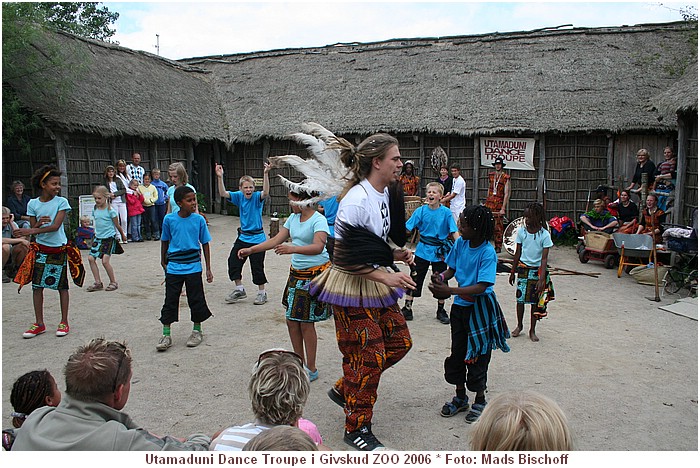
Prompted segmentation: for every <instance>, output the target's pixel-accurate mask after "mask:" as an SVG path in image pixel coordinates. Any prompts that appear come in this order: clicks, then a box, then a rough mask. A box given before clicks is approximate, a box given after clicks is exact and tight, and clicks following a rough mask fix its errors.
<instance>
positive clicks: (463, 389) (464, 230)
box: [429, 205, 510, 424]
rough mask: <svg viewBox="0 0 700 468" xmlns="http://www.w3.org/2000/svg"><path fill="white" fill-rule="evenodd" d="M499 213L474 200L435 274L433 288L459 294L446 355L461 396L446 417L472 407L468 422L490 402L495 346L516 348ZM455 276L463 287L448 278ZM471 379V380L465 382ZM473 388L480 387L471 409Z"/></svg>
mask: <svg viewBox="0 0 700 468" xmlns="http://www.w3.org/2000/svg"><path fill="white" fill-rule="evenodd" d="M493 230H494V227H493V214H491V211H490V210H489V209H488V208H486V207H484V206H477V205H472V206H468V207H466V208H465V209H464V211H462V214H461V215H460V217H459V234H460V236H461V237H460V238H459V239H457V241H456V242H455V245H454V247H452V250H451V251H450V253H449V254H448V255H447V258H446V259H445V263H446V264H447V267H448V268H447V270H445V271H444V272H442V273H439V274H433V275H432V277H431V281H432V282H431V284H430V286H429V288H430V290H431V291H432V292H433V294H434V295H435V296H437V297H444V295H445V294H454V295H455V298H454V303H453V304H452V309H451V310H450V332H451V334H452V343H451V345H450V348H451V353H450V356H449V357H448V358H447V359H445V380H446V381H447V382H448V383H451V384H453V385H454V386H455V393H456V395H455V397H454V398H452V401H450V402H447V403H445V405H444V406H443V407H442V410H441V411H440V415H441V416H444V417H450V416H454V415H456V414H457V413H460V412H462V411H467V410H469V412H468V413H467V416H466V418H465V419H466V421H467V423H468V424H471V423H473V422H475V421H476V420H477V419H478V418H479V416H480V415H481V412H482V411H483V410H484V408H485V407H486V395H485V393H486V381H487V376H488V369H489V362H490V361H491V350H492V349H496V348H499V349H501V351H503V352H506V353H507V352H508V351H510V348H509V347H508V344H507V343H506V339H507V338H510V334H509V333H508V325H507V324H506V320H505V318H504V317H503V312H502V311H501V306H500V305H499V304H498V300H497V299H496V294H495V293H494V292H493V285H494V284H495V283H496V265H497V264H498V257H497V256H496V250H495V249H494V248H493V246H492V245H491V244H490V243H489V240H491V238H492V237H493ZM452 277H454V278H455V279H456V280H457V284H458V287H450V286H448V285H447V280H449V279H450V278H452ZM465 384H466V385H465ZM467 390H470V391H472V392H475V393H476V396H475V397H474V403H473V404H472V406H471V409H469V397H468V396H467Z"/></svg>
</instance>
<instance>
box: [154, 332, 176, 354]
mask: <svg viewBox="0 0 700 468" xmlns="http://www.w3.org/2000/svg"><path fill="white" fill-rule="evenodd" d="M172 345H173V339H172V338H171V337H169V336H166V335H163V336H162V337H161V339H160V341H159V342H158V344H157V345H156V349H157V350H158V351H165V350H166V349H168V348H169V347H171V346H172Z"/></svg>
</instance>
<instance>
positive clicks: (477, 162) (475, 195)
mask: <svg viewBox="0 0 700 468" xmlns="http://www.w3.org/2000/svg"><path fill="white" fill-rule="evenodd" d="M473 154H474V160H473V164H472V167H473V169H474V170H473V172H472V187H473V189H472V205H478V204H479V168H480V167H481V150H480V145H479V137H474V151H473Z"/></svg>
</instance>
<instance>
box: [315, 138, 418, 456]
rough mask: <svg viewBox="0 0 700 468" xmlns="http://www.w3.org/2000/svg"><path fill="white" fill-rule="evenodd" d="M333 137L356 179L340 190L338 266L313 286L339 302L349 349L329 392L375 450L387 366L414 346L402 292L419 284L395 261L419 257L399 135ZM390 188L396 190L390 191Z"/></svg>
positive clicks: (340, 334) (321, 296)
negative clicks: (409, 221) (410, 229)
mask: <svg viewBox="0 0 700 468" xmlns="http://www.w3.org/2000/svg"><path fill="white" fill-rule="evenodd" d="M332 138H334V139H335V141H334V142H333V143H331V144H330V145H329V146H328V147H329V148H330V149H336V150H339V153H340V159H341V161H342V163H343V165H344V166H345V167H347V168H349V169H351V170H352V174H353V178H352V179H351V180H350V181H349V182H348V184H347V185H346V187H345V189H344V191H343V193H341V195H340V196H339V197H338V198H339V199H340V205H339V207H338V214H337V216H336V229H335V235H336V243H335V249H334V253H333V266H332V267H331V268H329V269H327V270H326V271H324V272H323V273H321V274H320V275H319V276H317V277H316V278H315V279H314V280H312V282H311V286H310V292H311V294H312V295H317V296H318V300H319V301H321V302H326V303H329V304H331V305H332V306H333V317H334V319H335V329H336V339H337V340H338V348H339V349H340V352H341V354H342V355H343V377H341V378H340V379H339V380H338V381H337V382H336V383H335V385H334V386H333V387H332V388H331V389H330V390H329V392H328V395H329V396H330V398H331V399H332V400H333V401H334V402H335V403H336V404H338V405H340V406H342V407H343V408H344V409H345V434H344V440H345V442H346V443H347V444H349V445H351V446H352V447H354V448H356V449H358V450H364V451H372V450H377V449H381V448H383V447H384V445H383V444H382V443H381V442H379V440H377V438H376V437H375V436H374V434H373V433H372V416H373V413H374V404H375V402H376V400H377V387H378V385H379V380H380V377H381V375H382V373H383V372H384V371H385V370H386V369H388V368H390V367H391V366H393V365H394V364H396V363H398V362H399V361H400V360H401V359H402V358H403V357H404V356H405V355H406V353H408V351H409V350H410V349H411V346H412V341H411V334H410V333H409V331H408V327H407V326H406V320H405V319H404V317H403V315H402V314H401V310H400V308H399V305H398V303H397V302H398V299H399V298H400V297H401V296H402V295H403V293H404V290H405V289H407V288H415V287H416V283H415V282H414V281H413V279H412V278H411V276H410V275H409V274H407V273H403V272H397V273H395V272H394V271H393V270H390V269H389V268H390V267H391V266H392V265H393V262H394V261H395V260H402V261H405V262H407V263H409V264H413V254H412V253H411V251H410V250H406V249H403V248H397V249H393V250H392V248H391V247H390V246H389V244H388V243H387V239H388V238H389V237H390V238H391V239H392V240H393V241H394V242H395V243H396V244H397V245H403V244H405V242H406V240H405V239H406V225H405V211H404V206H403V204H402V203H397V198H399V197H400V195H401V194H400V193H397V192H399V191H400V190H401V188H400V186H399V185H398V184H399V183H398V178H399V174H400V172H401V167H402V165H403V164H402V163H401V154H400V152H399V144H398V140H397V139H396V138H394V137H392V136H390V135H387V134H383V133H379V134H375V135H371V136H369V137H367V138H366V139H365V140H364V141H362V143H360V144H359V145H358V146H357V147H355V146H354V145H353V144H352V143H350V142H349V141H347V140H345V139H343V138H338V137H332ZM390 193H391V196H390Z"/></svg>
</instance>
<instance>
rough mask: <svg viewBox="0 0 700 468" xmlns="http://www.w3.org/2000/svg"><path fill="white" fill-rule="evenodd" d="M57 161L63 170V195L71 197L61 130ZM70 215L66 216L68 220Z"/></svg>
mask: <svg viewBox="0 0 700 468" xmlns="http://www.w3.org/2000/svg"><path fill="white" fill-rule="evenodd" d="M55 145H56V161H57V162H58V164H57V165H58V170H59V171H61V196H62V197H64V198H69V196H70V187H69V186H68V172H67V169H68V162H67V160H66V140H65V137H64V135H63V133H61V132H56V143H55ZM67 220H68V217H66V221H67Z"/></svg>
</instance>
